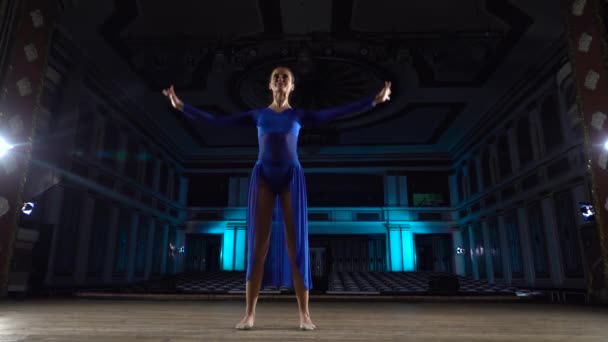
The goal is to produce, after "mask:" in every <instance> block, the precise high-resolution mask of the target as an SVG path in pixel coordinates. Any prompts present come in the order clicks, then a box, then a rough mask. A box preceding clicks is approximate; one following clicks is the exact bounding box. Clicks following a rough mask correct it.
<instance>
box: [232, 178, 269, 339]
mask: <svg viewBox="0 0 608 342" xmlns="http://www.w3.org/2000/svg"><path fill="white" fill-rule="evenodd" d="M258 186H259V190H258V198H257V207H256V208H251V207H250V208H249V210H256V215H255V217H256V222H255V237H254V247H253V253H251V255H252V258H253V262H252V269H251V272H250V273H251V274H250V277H249V280H248V281H247V284H246V291H247V295H246V297H247V299H246V302H247V307H246V308H245V317H243V319H242V320H241V322H240V323H239V324H237V325H236V328H237V329H241V330H243V329H251V328H252V327H253V324H254V320H255V306H256V304H257V301H258V296H259V294H260V287H261V285H262V277H263V276H264V262H265V261H266V254H267V253H268V247H269V246H270V226H271V223H272V211H273V209H274V204H275V195H274V194H273V193H272V192H271V191H270V189H269V188H268V186H267V185H265V184H264V183H262V182H260V183H259V184H258Z"/></svg>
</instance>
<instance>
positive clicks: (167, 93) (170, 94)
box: [163, 85, 184, 111]
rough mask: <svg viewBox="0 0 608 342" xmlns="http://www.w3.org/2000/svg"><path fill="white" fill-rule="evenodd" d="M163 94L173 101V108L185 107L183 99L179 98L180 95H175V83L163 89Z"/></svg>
mask: <svg viewBox="0 0 608 342" xmlns="http://www.w3.org/2000/svg"><path fill="white" fill-rule="evenodd" d="M163 95H165V96H166V97H168V98H169V100H170V101H171V106H173V108H175V109H177V110H179V111H181V110H183V109H184V103H183V102H182V100H180V99H179V97H177V95H175V90H174V89H173V85H171V86H170V87H169V88H167V89H163Z"/></svg>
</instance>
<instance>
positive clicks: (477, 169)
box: [469, 154, 484, 192]
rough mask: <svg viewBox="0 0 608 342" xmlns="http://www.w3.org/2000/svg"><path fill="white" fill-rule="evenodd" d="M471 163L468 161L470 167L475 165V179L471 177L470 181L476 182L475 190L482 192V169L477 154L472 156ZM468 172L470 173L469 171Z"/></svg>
mask: <svg viewBox="0 0 608 342" xmlns="http://www.w3.org/2000/svg"><path fill="white" fill-rule="evenodd" d="M471 161H472V163H470V165H471V166H470V167H475V175H476V177H475V179H471V180H470V181H471V182H477V192H482V191H483V190H484V188H483V179H482V178H481V177H482V172H483V170H482V169H481V158H480V157H479V154H475V155H474V156H473V158H472V159H471ZM469 174H470V173H469Z"/></svg>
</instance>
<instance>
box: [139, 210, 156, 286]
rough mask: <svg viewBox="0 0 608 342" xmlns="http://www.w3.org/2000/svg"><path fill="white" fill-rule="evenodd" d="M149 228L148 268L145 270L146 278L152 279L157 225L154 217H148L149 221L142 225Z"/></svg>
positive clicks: (147, 244) (147, 243) (147, 245)
mask: <svg viewBox="0 0 608 342" xmlns="http://www.w3.org/2000/svg"><path fill="white" fill-rule="evenodd" d="M142 226H144V227H145V228H146V229H148V235H147V236H148V239H147V241H146V268H145V271H144V279H146V280H147V279H150V272H151V271H152V260H153V258H152V253H153V248H154V234H155V233H156V226H155V224H154V219H152V218H148V220H147V222H146V223H145V224H144V225H142Z"/></svg>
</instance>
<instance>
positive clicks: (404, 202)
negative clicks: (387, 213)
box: [397, 176, 409, 207]
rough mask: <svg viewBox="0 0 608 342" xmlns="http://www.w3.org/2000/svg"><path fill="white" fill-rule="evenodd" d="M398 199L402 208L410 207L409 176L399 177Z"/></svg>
mask: <svg viewBox="0 0 608 342" xmlns="http://www.w3.org/2000/svg"><path fill="white" fill-rule="evenodd" d="M397 184H398V196H399V197H398V198H399V202H398V204H399V206H400V207H408V206H409V201H408V192H407V176H397Z"/></svg>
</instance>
